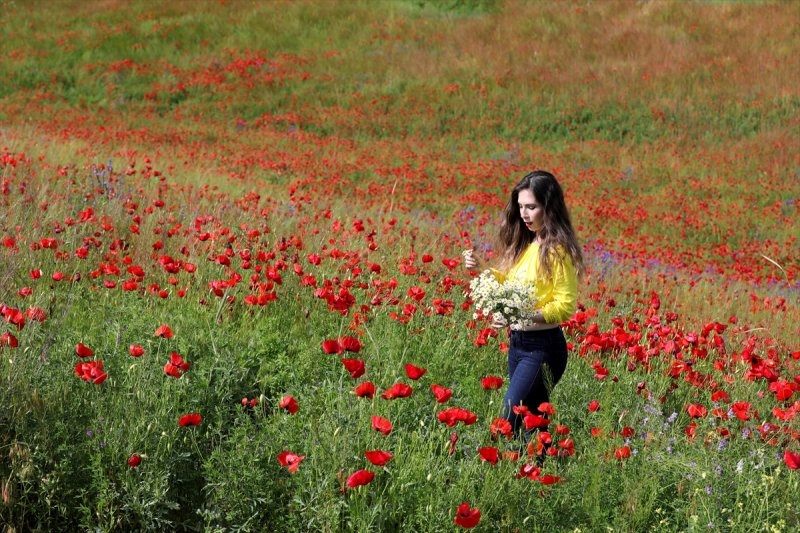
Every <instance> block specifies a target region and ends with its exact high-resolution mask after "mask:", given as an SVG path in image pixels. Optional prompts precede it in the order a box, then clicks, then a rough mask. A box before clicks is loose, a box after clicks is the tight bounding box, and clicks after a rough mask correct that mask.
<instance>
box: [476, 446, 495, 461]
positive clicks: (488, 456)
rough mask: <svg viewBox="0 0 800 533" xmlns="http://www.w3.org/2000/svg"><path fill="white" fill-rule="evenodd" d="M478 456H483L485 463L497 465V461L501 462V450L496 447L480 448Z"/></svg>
mask: <svg viewBox="0 0 800 533" xmlns="http://www.w3.org/2000/svg"><path fill="white" fill-rule="evenodd" d="M478 455H480V456H481V459H482V460H483V461H486V462H487V463H491V464H493V465H496V464H497V461H499V460H500V450H498V449H497V448H495V447H494V446H485V447H483V448H478Z"/></svg>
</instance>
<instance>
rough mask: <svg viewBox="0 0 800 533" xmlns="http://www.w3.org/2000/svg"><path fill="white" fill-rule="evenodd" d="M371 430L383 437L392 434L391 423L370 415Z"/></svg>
mask: <svg viewBox="0 0 800 533" xmlns="http://www.w3.org/2000/svg"><path fill="white" fill-rule="evenodd" d="M372 429H374V430H375V431H378V432H379V433H383V434H384V435H388V434H389V433H391V432H392V423H391V422H390V421H389V420H387V419H385V418H383V417H381V416H378V415H372Z"/></svg>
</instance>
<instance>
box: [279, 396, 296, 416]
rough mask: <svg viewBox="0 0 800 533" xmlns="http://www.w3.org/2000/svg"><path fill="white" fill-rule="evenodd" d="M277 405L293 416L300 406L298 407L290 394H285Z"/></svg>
mask: <svg viewBox="0 0 800 533" xmlns="http://www.w3.org/2000/svg"><path fill="white" fill-rule="evenodd" d="M278 405H279V406H280V408H281V409H284V410H286V411H287V412H288V413H289V414H290V415H293V414H295V413H296V412H297V410H298V409H300V405H298V403H297V400H295V398H294V396H292V395H291V394H287V395H286V396H284V397H283V398H281V401H280V402H278Z"/></svg>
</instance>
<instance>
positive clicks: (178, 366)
mask: <svg viewBox="0 0 800 533" xmlns="http://www.w3.org/2000/svg"><path fill="white" fill-rule="evenodd" d="M189 367H190V365H189V363H188V362H186V361H184V360H183V357H182V356H181V355H180V354H179V353H177V352H171V353H170V354H169V361H167V362H166V363H165V364H164V373H165V374H166V375H168V376H172V377H173V378H179V377H181V376H182V375H183V374H184V373H185V372H186V371H187V370H189Z"/></svg>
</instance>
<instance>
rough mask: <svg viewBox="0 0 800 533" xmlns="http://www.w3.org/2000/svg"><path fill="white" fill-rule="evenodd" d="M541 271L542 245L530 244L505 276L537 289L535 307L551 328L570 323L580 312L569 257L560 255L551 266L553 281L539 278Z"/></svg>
mask: <svg viewBox="0 0 800 533" xmlns="http://www.w3.org/2000/svg"><path fill="white" fill-rule="evenodd" d="M538 270H539V244H538V243H535V242H534V243H531V245H530V246H528V248H527V249H526V250H525V252H523V254H522V256H521V257H520V258H519V261H517V262H516V263H515V264H514V266H512V267H511V269H510V270H509V271H508V272H507V273H506V277H507V278H514V279H517V280H519V281H522V282H525V283H531V284H532V285H533V286H534V288H535V291H534V292H535V295H536V300H537V302H536V307H537V309H539V310H541V311H542V316H543V317H544V319H545V322H547V323H548V324H560V323H561V322H564V321H565V320H567V319H569V318H570V317H571V316H572V315H573V314H574V313H575V310H576V308H577V301H578V276H577V273H576V272H575V267H574V266H573V264H572V259H571V258H570V257H569V255H568V254H562V253H558V254H557V256H556V257H554V261H553V263H552V270H553V275H552V277H550V279H543V278H542V277H540V276H537V275H536V273H537V272H538Z"/></svg>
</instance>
